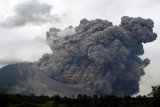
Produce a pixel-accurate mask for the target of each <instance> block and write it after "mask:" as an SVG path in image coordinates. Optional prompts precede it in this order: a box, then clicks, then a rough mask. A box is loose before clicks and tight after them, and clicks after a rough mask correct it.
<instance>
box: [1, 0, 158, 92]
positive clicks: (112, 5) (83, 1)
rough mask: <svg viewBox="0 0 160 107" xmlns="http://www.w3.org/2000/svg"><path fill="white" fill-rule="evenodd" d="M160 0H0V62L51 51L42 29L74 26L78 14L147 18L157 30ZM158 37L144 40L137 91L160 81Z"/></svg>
mask: <svg viewBox="0 0 160 107" xmlns="http://www.w3.org/2000/svg"><path fill="white" fill-rule="evenodd" d="M159 10H160V0H43V2H42V0H0V17H1V20H0V66H3V65H6V64H10V63H15V62H19V61H36V60H37V59H38V58H40V57H41V55H42V54H43V53H48V52H51V51H50V49H49V47H48V46H47V45H46V43H45V36H46V35H45V33H46V31H47V30H48V29H49V28H51V27H53V26H55V27H59V28H65V27H67V26H69V25H73V26H76V25H78V24H79V21H80V20H81V19H82V18H87V19H96V18H102V19H107V20H109V21H111V22H113V24H119V23H120V19H121V17H122V16H126V15H127V16H131V17H143V18H151V19H152V20H153V21H154V22H155V28H154V31H155V32H156V33H157V34H158V35H159V34H160V19H159V18H160V12H159ZM159 45H160V38H159V37H158V38H157V40H156V41H154V42H153V43H148V44H145V46H144V49H145V54H144V55H143V56H142V57H144V58H145V57H148V58H149V59H150V60H151V64H150V65H149V66H148V67H147V68H146V69H145V70H146V75H145V76H143V77H142V80H141V82H140V89H141V90H140V94H147V93H149V92H150V91H151V85H157V84H158V83H160V71H159V68H158V67H159V66H158V64H160V47H159Z"/></svg>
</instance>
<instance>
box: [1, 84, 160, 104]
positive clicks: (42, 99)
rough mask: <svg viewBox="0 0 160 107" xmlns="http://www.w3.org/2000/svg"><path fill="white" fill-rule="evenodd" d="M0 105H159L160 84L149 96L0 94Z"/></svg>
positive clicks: (153, 88)
mask: <svg viewBox="0 0 160 107" xmlns="http://www.w3.org/2000/svg"><path fill="white" fill-rule="evenodd" d="M0 107H160V86H155V87H152V92H151V93H150V95H149V96H137V97H131V96H124V97H117V96H111V95H101V96H98V95H93V96H87V95H81V94H79V95H78V96H71V97H60V96H59V95H54V96H52V97H48V96H34V95H29V96H26V95H19V94H17V95H8V94H0Z"/></svg>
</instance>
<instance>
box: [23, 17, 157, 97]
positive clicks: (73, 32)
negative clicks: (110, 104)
mask: <svg viewBox="0 0 160 107" xmlns="http://www.w3.org/2000/svg"><path fill="white" fill-rule="evenodd" d="M153 24H154V23H153V21H152V20H151V19H142V18H139V17H138V18H132V17H128V16H124V17H122V19H121V24H120V25H119V26H114V25H112V23H111V22H109V21H107V20H101V19H96V20H91V21H88V20H87V19H83V20H81V21H80V25H79V26H77V27H72V26H70V27H68V28H66V29H64V30H60V29H57V28H51V29H50V30H49V31H48V32H47V43H48V44H49V46H50V48H51V50H52V51H53V52H52V54H45V55H43V57H42V58H41V59H40V60H39V61H37V62H36V63H33V64H31V65H34V66H36V69H38V70H33V72H34V71H38V72H41V73H43V74H44V75H45V76H47V77H48V78H50V79H52V80H55V81H57V82H59V83H62V84H65V85H66V84H67V85H70V87H72V88H79V89H81V90H83V91H86V92H91V93H94V94H112V95H119V96H123V95H133V94H135V93H137V92H138V91H139V81H140V78H141V76H142V75H144V74H145V73H144V68H145V67H146V66H147V65H148V64H149V63H150V61H149V59H144V60H142V59H141V58H140V57H139V56H140V55H143V53H144V50H143V43H147V42H152V41H154V40H155V39H156V37H157V35H156V34H155V33H153V30H152V28H153V26H154V25H153ZM23 70H24V71H25V69H23ZM30 78H31V77H30ZM39 81H41V80H39ZM62 88H63V87H62ZM66 90H67V89H66ZM74 90H75V89H74ZM52 91H54V90H52ZM72 94H74V93H72Z"/></svg>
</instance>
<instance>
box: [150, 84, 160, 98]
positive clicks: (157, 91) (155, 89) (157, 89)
mask: <svg viewBox="0 0 160 107" xmlns="http://www.w3.org/2000/svg"><path fill="white" fill-rule="evenodd" d="M151 95H152V96H153V97H159V98H160V85H157V86H152V92H151Z"/></svg>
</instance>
